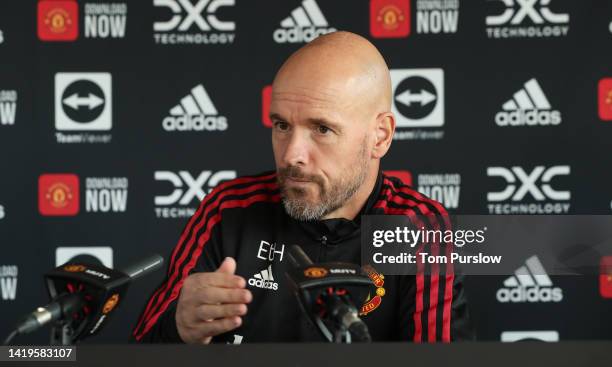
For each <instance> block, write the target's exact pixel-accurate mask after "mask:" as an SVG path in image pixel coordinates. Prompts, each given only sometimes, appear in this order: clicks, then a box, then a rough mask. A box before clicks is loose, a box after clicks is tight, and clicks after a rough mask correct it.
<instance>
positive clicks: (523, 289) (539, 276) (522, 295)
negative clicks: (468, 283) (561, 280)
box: [497, 255, 563, 303]
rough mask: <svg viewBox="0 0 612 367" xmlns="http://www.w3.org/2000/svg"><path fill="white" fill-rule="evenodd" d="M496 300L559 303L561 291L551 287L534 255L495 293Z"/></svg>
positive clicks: (546, 275) (550, 282) (542, 267)
mask: <svg viewBox="0 0 612 367" xmlns="http://www.w3.org/2000/svg"><path fill="white" fill-rule="evenodd" d="M497 300H498V301H499V302H501V303H508V302H512V303H523V302H561V301H562V300H563V291H562V290H561V288H559V287H553V283H552V281H551V280H550V278H549V277H548V274H547V273H546V270H544V266H542V263H541V262H540V260H539V259H538V257H537V256H536V255H534V256H531V257H530V258H528V259H527V260H526V261H525V265H523V266H521V267H519V268H518V269H516V271H515V272H514V275H513V276H510V277H509V278H508V279H506V280H505V281H504V287H503V288H500V289H499V290H498V291H497Z"/></svg>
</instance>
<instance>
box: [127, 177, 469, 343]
mask: <svg viewBox="0 0 612 367" xmlns="http://www.w3.org/2000/svg"><path fill="white" fill-rule="evenodd" d="M361 214H394V215H407V216H409V217H410V218H427V219H426V220H427V221H428V223H427V227H433V228H434V229H445V228H450V223H449V218H448V215H447V213H446V210H445V209H444V208H443V207H442V205H440V204H439V203H438V202H436V201H433V200H430V199H428V198H426V197H425V196H424V195H422V194H420V193H418V192H416V191H414V190H413V189H411V188H410V187H408V186H406V185H404V184H403V183H402V182H401V181H399V180H398V179H396V178H393V177H389V176H386V175H384V174H383V173H379V176H378V179H377V182H376V186H375V188H374V190H373V191H372V194H371V195H370V197H369V198H368V201H367V202H366V204H365V206H364V207H363V209H362V211H361ZM360 217H361V216H360V215H358V216H357V217H356V218H355V220H346V219H329V220H322V221H312V222H300V221H296V220H294V219H292V218H290V217H289V216H288V215H287V214H286V212H285V210H284V208H283V205H282V203H281V197H280V193H279V187H278V184H277V181H276V173H274V172H269V173H264V174H261V175H256V176H249V177H241V178H237V179H234V180H231V181H227V182H224V183H223V184H221V185H219V186H217V187H216V188H215V189H214V190H213V191H212V192H211V193H210V194H208V195H206V197H205V198H204V199H203V200H202V203H201V204H200V206H199V208H198V210H197V211H196V213H195V214H194V215H193V217H192V218H191V219H190V220H189V222H188V223H187V226H186V227H185V229H184V231H183V233H182V235H181V237H180V239H179V241H178V244H177V245H176V247H175V248H174V250H173V252H172V255H171V258H170V262H169V267H168V273H167V276H166V279H165V280H164V282H163V283H162V284H161V286H160V287H159V288H157V290H156V291H155V292H154V293H153V295H152V296H151V298H150V300H149V302H148V303H147V305H146V307H145V309H144V312H143V313H142V315H141V316H140V319H139V321H138V323H137V325H136V327H135V328H134V331H133V334H132V337H133V339H134V340H136V341H139V342H169V343H180V342H182V341H181V339H180V337H179V336H178V333H177V330H176V323H175V309H176V303H177V300H178V296H179V293H180V291H181V286H182V284H183V281H184V280H185V278H186V277H187V276H188V275H189V274H191V273H194V272H203V271H214V270H216V269H217V267H218V266H219V264H220V263H221V262H222V261H223V259H224V258H225V257H227V256H231V257H233V258H234V259H236V262H237V270H236V274H238V275H240V276H242V277H244V278H245V279H246V280H247V284H248V285H247V287H248V288H249V289H250V290H251V292H252V293H253V301H252V303H251V304H250V305H249V307H248V313H247V315H246V316H244V317H243V322H242V325H241V326H240V327H239V328H238V329H236V330H233V331H231V332H229V333H226V334H223V335H219V336H217V337H214V338H213V342H223V343H225V342H229V343H232V342H236V341H241V342H243V343H248V342H291V341H321V340H322V338H321V337H320V336H319V335H318V334H317V332H316V330H315V329H314V328H313V327H312V326H311V325H310V324H309V323H308V321H307V320H306V318H305V317H303V316H302V315H301V311H300V309H299V305H298V303H297V300H296V299H295V296H294V294H292V292H291V290H290V287H289V284H288V281H287V279H286V277H285V269H286V267H288V266H289V265H288V260H287V258H288V248H289V245H292V244H299V245H300V246H301V247H302V248H303V250H304V252H306V254H307V255H308V256H309V257H310V258H311V259H313V261H315V262H328V261H329V262H331V261H341V262H350V263H355V264H359V263H360V262H361V252H360V251H361V244H360ZM420 224H422V223H420ZM272 244H274V249H272V251H270V248H271V246H272ZM283 245H284V247H283ZM262 249H263V250H262ZM266 249H267V250H266ZM282 249H284V252H282V251H281V250H282ZM274 251H277V252H274ZM272 252H273V253H274V256H272V255H270V254H271V253H272ZM374 270H375V269H374ZM421 270H423V269H421ZM371 277H373V279H376V281H375V282H374V283H375V284H376V288H373V289H372V292H371V296H370V297H369V298H368V300H367V301H366V303H365V304H364V305H363V306H362V309H361V311H362V313H361V318H362V319H363V320H364V322H365V323H366V324H367V325H368V328H369V330H370V334H371V336H372V339H373V340H374V341H399V340H406V341H414V342H436V341H442V342H450V341H455V340H463V339H471V338H472V337H473V335H472V329H471V327H470V325H469V320H468V311H467V303H466V299H465V294H464V290H463V285H462V282H461V281H460V279H459V278H460V277H458V276H456V275H454V274H453V272H452V269H448V268H447V269H444V271H443V272H441V271H440V269H428V271H427V272H425V271H422V272H417V274H416V275H411V276H390V275H387V276H385V275H384V274H379V273H376V272H375V271H374V272H373V273H371ZM259 279H263V280H267V282H263V281H258V280H259ZM273 283H276V285H274V286H273ZM264 284H265V285H264ZM274 288H276V289H274ZM381 288H382V289H381Z"/></svg>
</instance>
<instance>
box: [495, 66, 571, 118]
mask: <svg viewBox="0 0 612 367" xmlns="http://www.w3.org/2000/svg"><path fill="white" fill-rule="evenodd" d="M502 109H503V111H501V112H498V113H497V114H496V115H495V123H496V124H497V125H499V126H526V125H527V126H535V125H542V126H547V125H559V124H560V123H561V112H559V111H558V110H553V109H552V107H551V106H550V103H549V102H548V98H546V95H544V92H543V91H542V88H541V87H540V84H539V83H538V81H537V80H536V79H535V78H532V79H530V80H529V81H528V82H526V83H525V85H524V87H523V88H522V89H521V90H519V91H518V92H516V93H514V96H513V97H512V98H511V99H510V100H508V101H507V102H506V103H504V104H503V106H502Z"/></svg>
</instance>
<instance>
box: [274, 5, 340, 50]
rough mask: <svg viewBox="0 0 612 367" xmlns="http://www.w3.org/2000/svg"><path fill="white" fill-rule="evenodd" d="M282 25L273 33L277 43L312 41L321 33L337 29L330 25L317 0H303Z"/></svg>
mask: <svg viewBox="0 0 612 367" xmlns="http://www.w3.org/2000/svg"><path fill="white" fill-rule="evenodd" d="M280 25H281V28H277V29H276V30H275V31H274V33H272V38H273V39H274V42H276V43H300V42H310V41H312V40H313V39H315V38H317V37H319V36H320V35H323V34H327V33H331V32H335V31H336V28H332V27H329V24H328V23H327V19H325V16H324V15H323V13H322V12H321V9H320V8H319V5H317V2H316V1H315V0H304V1H302V5H300V6H298V7H297V8H295V9H294V10H293V11H292V12H291V15H289V16H288V17H287V18H285V19H283V20H282V21H281V23H280Z"/></svg>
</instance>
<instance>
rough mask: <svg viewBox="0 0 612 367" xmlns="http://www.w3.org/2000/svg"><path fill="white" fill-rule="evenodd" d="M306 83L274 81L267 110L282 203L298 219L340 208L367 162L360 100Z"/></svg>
mask: <svg viewBox="0 0 612 367" xmlns="http://www.w3.org/2000/svg"><path fill="white" fill-rule="evenodd" d="M299 84H300V83H298V84H297V85H299ZM312 84H314V85H313V87H312V88H309V87H306V88H305V87H303V86H302V87H297V86H296V84H293V83H283V81H282V80H281V81H280V82H275V86H274V90H273V94H272V104H271V109H270V110H271V114H270V115H271V116H270V117H271V120H272V123H273V128H272V146H273V150H274V159H275V162H276V168H277V172H278V181H279V186H280V189H281V195H282V197H283V204H284V206H285V209H286V210H287V213H288V214H289V215H290V216H291V217H293V218H295V219H298V220H318V219H322V218H323V217H325V216H326V215H327V214H329V213H331V212H333V211H335V210H336V209H338V208H340V207H342V206H343V205H344V204H345V203H346V202H347V201H348V200H349V199H350V198H351V197H352V196H353V195H354V194H355V192H356V191H357V190H358V189H359V188H360V186H361V185H362V184H363V182H364V180H365V178H366V177H367V173H368V169H369V162H370V153H369V152H370V147H369V145H370V140H369V139H368V136H369V133H368V124H367V122H366V121H367V119H368V117H369V116H367V115H366V112H365V111H364V109H365V108H364V106H363V103H361V102H360V101H359V99H358V98H352V95H351V94H350V93H345V91H343V90H342V89H340V88H334V87H333V86H328V85H325V83H323V84H321V83H318V85H317V83H316V82H314V83H312ZM302 85H303V84H302Z"/></svg>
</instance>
